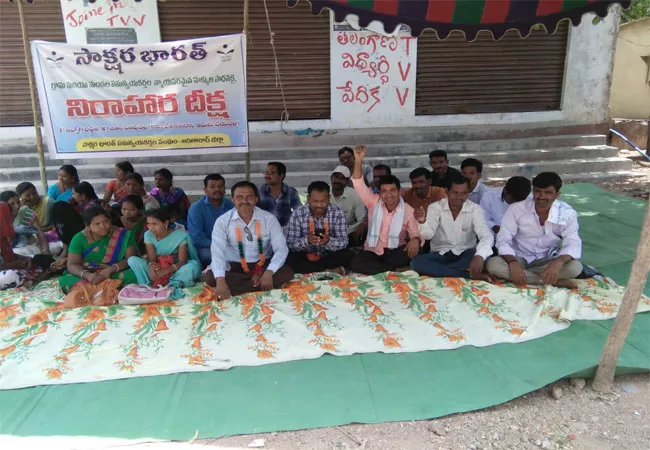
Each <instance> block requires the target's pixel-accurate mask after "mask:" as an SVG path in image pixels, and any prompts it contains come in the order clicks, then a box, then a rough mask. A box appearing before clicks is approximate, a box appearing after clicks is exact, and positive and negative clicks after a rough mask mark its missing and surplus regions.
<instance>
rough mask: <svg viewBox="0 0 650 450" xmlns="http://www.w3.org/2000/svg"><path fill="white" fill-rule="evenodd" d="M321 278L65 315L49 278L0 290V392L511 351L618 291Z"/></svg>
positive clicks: (583, 285) (607, 314) (598, 316)
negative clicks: (362, 358)
mask: <svg viewBox="0 0 650 450" xmlns="http://www.w3.org/2000/svg"><path fill="white" fill-rule="evenodd" d="M323 278H324V277H323V276H322V274H321V275H320V277H319V276H318V275H316V276H312V277H303V278H300V279H297V280H296V281H294V282H292V283H291V284H290V285H289V286H287V287H286V288H285V289H282V290H274V291H270V292H266V293H259V294H253V295H245V296H240V297H236V298H233V299H231V300H228V301H224V302H216V301H214V295H213V293H212V291H211V290H210V289H207V288H204V287H203V286H202V285H199V286H197V287H195V288H192V289H188V290H186V294H187V295H186V296H185V297H184V298H183V299H181V300H178V301H175V302H165V303H159V304H156V305H148V306H122V305H115V306H110V307H85V308H79V309H72V310H65V309H63V308H62V306H61V302H62V300H63V294H62V293H61V291H60V289H59V287H58V285H57V282H56V281H49V282H45V283H42V284H40V285H39V286H38V287H36V288H35V289H34V290H33V291H25V290H17V289H12V290H7V291H0V389H15V388H22V387H28V386H36V385H46V384H64V383H83V382H90V381H100V380H111V379H119V378H129V377H139V376H151V375H162V374H169V373H177V372H192V371H205V370H225V369H228V368H230V367H234V366H255V365H261V364H270V363H276V362H283V361H292V360H298V359H310V358H318V357H320V356H321V355H323V354H324V353H331V354H333V355H350V354H354V353H369V352H386V353H395V352H418V351H424V350H446V349H454V348H458V347H461V346H464V345H473V346H476V347H483V346H488V345H493V344H498V343H502V342H510V343H517V342H522V341H526V340H530V339H536V338H540V337H542V336H545V335H547V334H550V333H554V332H556V331H560V330H562V329H565V328H567V327H569V325H570V321H572V320H604V319H609V318H612V317H614V316H615V315H616V312H617V310H618V306H619V304H620V302H621V299H622V296H623V291H624V289H623V288H622V287H620V286H617V285H616V284H615V283H614V282H613V281H611V280H609V279H607V278H596V279H590V280H583V281H580V288H579V289H578V290H572V291H569V290H567V289H560V288H554V287H542V288H540V287H530V288H524V289H519V288H516V287H514V286H513V285H511V284H507V285H501V284H500V285H494V284H489V283H487V282H482V281H471V280H466V279H459V278H445V279H434V278H422V277H418V276H417V274H415V273H414V272H406V273H402V274H396V273H385V274H381V275H376V276H372V277H361V276H359V277H357V276H349V277H339V276H335V275H332V276H331V277H328V278H329V279H323ZM649 310H650V300H649V299H648V298H646V297H644V298H643V299H642V301H641V304H640V306H639V312H642V311H649Z"/></svg>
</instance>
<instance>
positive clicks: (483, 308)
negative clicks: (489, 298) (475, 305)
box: [476, 306, 490, 314]
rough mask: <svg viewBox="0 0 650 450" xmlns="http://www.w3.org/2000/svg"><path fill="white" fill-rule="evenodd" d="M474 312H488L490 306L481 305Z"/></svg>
mask: <svg viewBox="0 0 650 450" xmlns="http://www.w3.org/2000/svg"><path fill="white" fill-rule="evenodd" d="M476 312H478V313H487V314H490V308H488V307H487V306H481V307H480V308H479V309H478V310H477V311H476Z"/></svg>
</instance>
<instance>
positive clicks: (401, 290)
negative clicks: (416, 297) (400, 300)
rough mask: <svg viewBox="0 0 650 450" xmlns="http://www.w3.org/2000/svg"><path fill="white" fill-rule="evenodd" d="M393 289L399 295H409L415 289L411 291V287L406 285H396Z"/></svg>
mask: <svg viewBox="0 0 650 450" xmlns="http://www.w3.org/2000/svg"><path fill="white" fill-rule="evenodd" d="M392 289H393V292H395V293H397V294H407V293H409V292H412V291H413V289H411V286H409V285H408V284H406V283H394V284H393V286H392Z"/></svg>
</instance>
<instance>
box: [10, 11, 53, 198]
mask: <svg viewBox="0 0 650 450" xmlns="http://www.w3.org/2000/svg"><path fill="white" fill-rule="evenodd" d="M16 3H18V16H19V18H20V30H21V32H22V35H23V47H24V49H25V65H26V66H27V77H28V79H29V95H30V97H31V99H32V113H33V115H34V130H35V131H36V149H37V150H38V165H39V168H40V173H41V184H42V185H43V192H47V177H46V176H45V153H44V151H43V136H42V135H41V118H40V117H39V115H38V101H37V97H36V88H35V87H34V73H33V72H32V70H33V69H34V65H33V62H32V53H31V52H30V49H29V35H28V33H27V23H26V22H25V12H24V11H23V0H18V1H17V2H16Z"/></svg>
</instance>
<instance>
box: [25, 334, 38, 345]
mask: <svg viewBox="0 0 650 450" xmlns="http://www.w3.org/2000/svg"><path fill="white" fill-rule="evenodd" d="M34 339H35V338H34V336H32V337H30V338H29V339H25V340H24V341H23V344H25V345H29V344H31V343H32V341H33V340H34Z"/></svg>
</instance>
